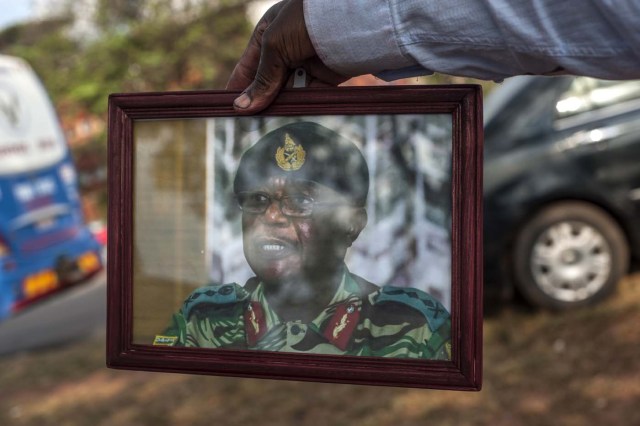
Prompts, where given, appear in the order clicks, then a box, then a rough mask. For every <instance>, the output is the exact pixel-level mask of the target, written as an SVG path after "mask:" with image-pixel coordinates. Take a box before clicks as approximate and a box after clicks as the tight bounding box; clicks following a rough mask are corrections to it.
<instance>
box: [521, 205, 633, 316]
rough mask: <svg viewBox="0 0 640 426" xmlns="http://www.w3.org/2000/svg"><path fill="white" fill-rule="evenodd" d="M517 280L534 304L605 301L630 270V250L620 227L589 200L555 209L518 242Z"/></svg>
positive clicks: (544, 214)
mask: <svg viewBox="0 0 640 426" xmlns="http://www.w3.org/2000/svg"><path fill="white" fill-rule="evenodd" d="M514 248H515V250H514V260H513V266H514V278H515V284H516V286H517V288H518V289H519V290H520V292H521V294H522V295H523V296H524V297H525V299H527V301H528V302H530V303H531V304H533V305H534V306H538V307H542V308H546V309H551V310H567V309H571V308H575V307H579V306H585V305H590V304H593V303H595V302H598V301H600V300H602V299H603V298H604V297H606V296H607V295H609V294H610V293H611V292H612V291H613V290H614V289H615V287H616V285H617V283H618V281H619V280H620V278H621V277H622V276H623V275H624V274H625V273H626V272H627V270H628V267H629V247H628V244H627V240H626V238H625V235H624V233H623V232H622V230H621V229H620V226H618V224H617V223H616V222H615V220H613V218H611V216H610V215H609V214H607V213H606V212H605V211H604V210H602V209H600V208H599V207H596V206H594V205H592V204H588V203H585V202H578V201H571V202H561V203H556V204H553V205H550V206H548V207H546V208H544V209H543V210H541V211H540V212H538V213H537V214H536V215H535V216H534V217H533V218H532V219H531V220H529V221H528V222H527V223H526V224H525V225H524V226H523V227H522V228H521V230H520V232H519V233H518V235H517V236H516V239H515V247H514Z"/></svg>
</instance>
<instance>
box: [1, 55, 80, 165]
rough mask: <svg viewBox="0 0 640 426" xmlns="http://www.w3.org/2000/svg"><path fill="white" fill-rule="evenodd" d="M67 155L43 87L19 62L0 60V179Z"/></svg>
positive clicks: (6, 58) (29, 69)
mask: <svg viewBox="0 0 640 426" xmlns="http://www.w3.org/2000/svg"><path fill="white" fill-rule="evenodd" d="M66 152H67V148H66V142H65V138H64V135H63V133H62V130H61V128H60V125H59V124H58V119H57V116H56V114H55V112H54V110H53V107H52V105H51V102H50V101H49V97H48V96H47V93H46V91H45V90H44V87H43V86H42V85H41V84H40V81H39V80H38V78H37V77H36V75H35V73H34V72H33V71H32V70H31V68H30V67H29V66H28V65H27V64H26V63H24V62H22V61H21V60H18V59H15V58H10V57H6V56H0V177H1V176H5V175H10V174H17V173H25V172H30V171H33V170H38V169H41V168H44V167H47V166H51V165H53V164H55V163H57V162H59V161H61V160H62V159H63V158H64V156H65V154H66Z"/></svg>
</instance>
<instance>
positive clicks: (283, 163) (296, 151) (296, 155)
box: [276, 133, 306, 171]
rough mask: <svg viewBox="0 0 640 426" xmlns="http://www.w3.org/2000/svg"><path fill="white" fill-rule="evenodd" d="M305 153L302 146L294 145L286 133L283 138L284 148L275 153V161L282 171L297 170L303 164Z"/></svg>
mask: <svg viewBox="0 0 640 426" xmlns="http://www.w3.org/2000/svg"><path fill="white" fill-rule="evenodd" d="M305 155H306V152H305V151H304V148H302V145H296V143H295V142H294V141H293V139H291V136H289V134H288V133H286V134H285V136H284V146H281V147H279V148H278V150H277V151H276V161H277V162H278V166H279V167H280V168H281V169H282V170H286V171H293V170H298V169H299V168H300V167H302V165H303V164H304V158H305Z"/></svg>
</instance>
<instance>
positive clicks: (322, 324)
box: [154, 271, 451, 360]
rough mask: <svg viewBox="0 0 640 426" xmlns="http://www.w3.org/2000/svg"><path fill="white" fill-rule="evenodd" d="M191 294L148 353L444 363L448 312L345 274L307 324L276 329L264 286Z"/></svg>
mask: <svg viewBox="0 0 640 426" xmlns="http://www.w3.org/2000/svg"><path fill="white" fill-rule="evenodd" d="M251 281H252V280H250V282H249V283H248V284H247V286H245V287H242V286H239V285H237V284H224V285H210V286H206V287H202V288H199V289H197V290H196V291H194V292H193V293H192V294H191V295H190V296H189V297H188V298H187V300H186V301H185V303H184V305H183V307H182V309H180V311H179V312H178V313H176V314H174V316H173V319H172V323H171V325H170V327H169V328H168V329H167V330H166V331H165V333H164V334H163V335H159V336H156V338H155V340H154V345H168V346H189V347H204V348H228V349H256V350H266V351H282V352H304V353H316V354H342V355H361V356H381V357H404V358H423V359H439V360H448V359H450V358H451V340H450V333H451V321H450V317H449V313H448V312H447V311H446V309H445V308H444V307H443V306H442V305H441V304H440V303H438V302H437V301H436V300H435V299H433V298H432V297H431V296H429V295H428V294H426V293H424V292H422V291H420V290H417V289H413V288H398V287H382V288H379V287H377V286H375V285H373V284H371V283H368V282H367V281H365V280H363V279H362V278H360V277H357V276H355V275H353V274H351V273H349V272H348V271H346V272H345V273H344V274H343V278H342V281H341V283H340V286H339V288H338V290H337V291H336V293H335V295H334V297H333V300H332V301H331V302H330V303H329V305H328V306H327V307H326V308H325V309H324V311H323V312H322V313H321V314H320V315H319V316H318V317H317V318H316V319H314V320H313V321H311V322H310V323H308V324H304V323H302V322H300V321H287V322H285V321H282V320H281V319H280V318H279V316H278V314H277V313H276V312H274V311H273V309H271V308H270V307H269V304H268V302H267V300H266V299H265V296H264V292H263V284H262V283H259V282H257V279H256V280H255V282H256V285H252V283H251Z"/></svg>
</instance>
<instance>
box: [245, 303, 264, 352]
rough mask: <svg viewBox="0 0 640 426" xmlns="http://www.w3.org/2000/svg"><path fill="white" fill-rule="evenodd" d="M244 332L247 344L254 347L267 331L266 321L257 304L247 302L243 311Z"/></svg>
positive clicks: (262, 311)
mask: <svg viewBox="0 0 640 426" xmlns="http://www.w3.org/2000/svg"><path fill="white" fill-rule="evenodd" d="M244 331H245V333H246V336H247V344H248V345H249V346H255V345H256V343H258V340H260V338H261V337H262V336H264V334H265V333H266V331H267V319H266V317H265V314H264V310H263V309H262V306H261V305H260V303H258V302H249V304H248V305H247V308H246V310H245V311H244Z"/></svg>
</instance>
